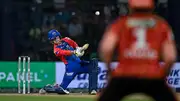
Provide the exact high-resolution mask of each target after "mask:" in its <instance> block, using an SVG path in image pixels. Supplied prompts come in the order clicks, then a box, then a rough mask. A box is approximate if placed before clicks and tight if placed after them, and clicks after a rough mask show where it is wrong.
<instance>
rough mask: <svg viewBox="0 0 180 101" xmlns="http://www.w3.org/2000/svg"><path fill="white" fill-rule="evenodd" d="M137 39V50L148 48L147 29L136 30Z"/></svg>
mask: <svg viewBox="0 0 180 101" xmlns="http://www.w3.org/2000/svg"><path fill="white" fill-rule="evenodd" d="M133 34H134V36H135V37H136V42H135V47H136V48H145V47H146V46H147V42H146V28H141V27H140V28H136V29H134V32H133Z"/></svg>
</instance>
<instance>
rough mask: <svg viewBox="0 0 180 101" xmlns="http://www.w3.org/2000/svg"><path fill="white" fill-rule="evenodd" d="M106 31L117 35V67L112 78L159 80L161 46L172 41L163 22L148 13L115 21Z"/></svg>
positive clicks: (169, 30)
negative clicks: (125, 77)
mask: <svg viewBox="0 0 180 101" xmlns="http://www.w3.org/2000/svg"><path fill="white" fill-rule="evenodd" d="M108 30H111V31H113V32H114V33H115V34H117V35H118V37H119V41H118V50H119V58H118V59H119V62H120V64H119V65H118V67H117V68H116V69H115V71H114V72H113V75H114V76H130V77H145V78H160V77H162V76H164V75H163V74H162V71H163V69H162V68H161V66H160V65H159V60H160V57H161V47H162V45H163V42H165V41H166V40H172V37H171V36H172V31H171V28H170V27H169V26H168V24H167V23H166V21H164V20H163V19H161V18H160V17H158V16H156V15H152V14H146V15H145V14H133V15H129V16H126V17H123V18H120V19H118V20H117V21H116V22H115V23H113V24H112V25H111V26H110V27H109V29H108Z"/></svg>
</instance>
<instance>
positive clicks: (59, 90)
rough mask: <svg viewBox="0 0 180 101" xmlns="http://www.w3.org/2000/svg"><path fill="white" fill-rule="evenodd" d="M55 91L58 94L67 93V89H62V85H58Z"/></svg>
mask: <svg viewBox="0 0 180 101" xmlns="http://www.w3.org/2000/svg"><path fill="white" fill-rule="evenodd" d="M57 92H58V94H69V91H67V90H65V89H63V88H62V87H59V88H58V90H57Z"/></svg>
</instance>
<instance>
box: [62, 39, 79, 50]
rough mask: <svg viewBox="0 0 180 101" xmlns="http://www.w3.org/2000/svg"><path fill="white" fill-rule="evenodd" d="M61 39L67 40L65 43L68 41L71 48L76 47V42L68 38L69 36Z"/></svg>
mask: <svg viewBox="0 0 180 101" xmlns="http://www.w3.org/2000/svg"><path fill="white" fill-rule="evenodd" d="M62 40H63V41H65V42H67V43H68V44H69V45H70V46H72V47H73V48H76V47H78V44H77V43H76V42H75V41H74V40H72V39H70V38H69V37H65V38H63V39H62Z"/></svg>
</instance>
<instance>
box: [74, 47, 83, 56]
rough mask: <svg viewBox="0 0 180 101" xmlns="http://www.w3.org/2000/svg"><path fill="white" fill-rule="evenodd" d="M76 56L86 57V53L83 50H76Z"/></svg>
mask: <svg viewBox="0 0 180 101" xmlns="http://www.w3.org/2000/svg"><path fill="white" fill-rule="evenodd" d="M74 54H75V55H76V56H77V57H81V56H83V55H84V51H82V50H81V48H76V50H74Z"/></svg>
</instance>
